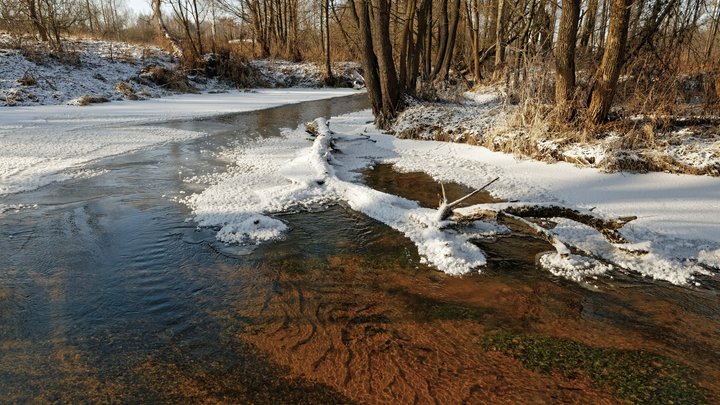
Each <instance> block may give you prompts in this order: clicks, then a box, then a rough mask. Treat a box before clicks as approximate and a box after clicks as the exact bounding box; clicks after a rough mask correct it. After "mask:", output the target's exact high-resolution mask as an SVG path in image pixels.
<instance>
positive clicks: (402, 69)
mask: <svg viewBox="0 0 720 405" xmlns="http://www.w3.org/2000/svg"><path fill="white" fill-rule="evenodd" d="M415 4H416V2H415V0H408V1H407V4H406V7H407V8H406V10H405V22H404V23H403V31H402V41H401V42H400V64H399V65H400V66H399V74H400V87H401V90H404V89H405V86H406V84H407V83H406V82H407V64H408V63H407V62H408V54H409V53H410V52H409V48H411V47H412V45H411V44H412V39H411V38H410V31H411V30H412V29H413V22H414V21H415Z"/></svg>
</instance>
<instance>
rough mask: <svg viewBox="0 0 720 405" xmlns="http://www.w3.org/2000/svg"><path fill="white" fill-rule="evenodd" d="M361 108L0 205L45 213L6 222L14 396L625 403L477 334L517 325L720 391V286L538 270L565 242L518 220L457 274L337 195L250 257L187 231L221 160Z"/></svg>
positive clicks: (325, 106)
mask: <svg viewBox="0 0 720 405" xmlns="http://www.w3.org/2000/svg"><path fill="white" fill-rule="evenodd" d="M366 106H367V101H366V96H364V95H359V96H353V97H350V98H343V99H334V100H326V101H318V102H310V103H303V104H299V105H291V106H286V107H279V108H274V109H270V110H264V111H258V112H251V113H243V114H236V115H226V116H222V117H217V118H213V119H208V120H199V121H190V122H171V123H168V124H167V125H169V126H171V127H175V128H182V129H190V130H202V131H206V132H208V133H210V135H208V136H207V137H203V138H199V139H196V140H194V141H190V142H185V143H175V144H168V145H163V146H160V147H156V148H153V149H149V150H143V151H139V152H135V153H132V154H127V155H123V156H118V157H113V158H109V159H103V160H101V161H98V162H95V163H93V164H91V165H88V166H86V167H85V168H90V169H94V170H105V172H104V173H103V174H101V175H98V176H95V177H91V178H82V179H76V180H72V181H67V182H63V183H57V184H52V185H50V186H47V187H44V188H42V189H39V190H36V191H33V192H29V193H23V194H17V195H11V196H8V197H5V198H4V201H3V202H4V203H5V204H25V205H33V204H38V207H37V208H34V209H27V208H25V209H21V210H20V211H19V212H17V213H15V212H6V213H5V214H4V215H2V216H0V403H39V404H45V403H68V404H79V403H153V404H155V403H173V404H176V403H180V404H184V403H227V404H275V403H279V404H285V403H288V404H289V403H304V404H336V403H337V404H344V403H367V404H379V403H383V404H405V403H417V404H426V403H428V404H460V403H608V404H610V403H623V402H622V401H621V399H619V398H620V397H621V395H620V394H619V391H618V388H617V387H614V386H612V385H611V384H610V385H607V384H604V383H602V382H601V383H598V381H596V380H594V379H593V377H592V375H591V374H589V373H587V372H583V371H580V372H577V373H575V374H574V375H566V373H563V372H558V371H556V370H550V371H549V372H548V371H547V370H545V372H543V370H540V369H533V367H529V366H528V365H527V364H526V363H524V362H523V361H522V360H518V359H516V358H514V357H513V356H512V355H511V353H509V352H503V351H502V350H490V349H488V346H487V345H483V344H482V343H483V342H487V338H488V337H489V336H496V334H498V333H503V332H510V333H514V334H516V336H534V335H540V336H551V337H555V338H559V339H563V341H567V342H579V343H580V344H582V345H583V347H591V348H597V347H601V348H615V349H622V350H625V351H629V352H628V353H630V352H631V353H655V354H659V355H662V356H664V357H665V358H667V359H670V360H672V361H675V362H677V363H680V364H682V365H684V366H689V367H690V369H689V370H691V372H690V374H689V375H688V379H687V382H688V383H691V384H695V385H696V386H697V387H699V388H698V389H699V390H700V391H701V392H703V393H704V394H703V395H704V396H705V398H706V400H707V402H708V403H713V402H715V401H717V400H718V398H720V385H719V384H718V381H720V375H719V374H720V370H719V368H718V367H717V365H718V364H720V302H719V301H718V294H717V292H718V290H717V289H704V290H693V289H687V288H683V287H677V286H672V285H669V284H666V283H659V282H654V281H651V280H647V279H642V278H639V277H638V276H633V275H625V274H622V273H618V274H615V275H614V278H613V279H610V278H601V279H599V280H593V285H589V284H584V285H580V284H577V283H575V282H571V281H568V280H564V279H560V278H557V277H554V276H552V275H551V274H549V273H548V272H546V271H543V270H542V269H539V268H537V267H536V266H535V257H536V255H537V254H538V253H541V252H544V251H548V250H552V246H550V245H549V244H547V243H546V242H544V241H542V240H539V239H537V238H533V237H531V236H528V235H524V234H522V233H519V232H513V233H511V234H509V235H502V236H498V237H496V238H492V239H486V240H479V241H476V243H477V244H478V246H480V248H481V249H483V250H484V251H485V252H487V254H488V258H489V260H488V262H489V264H488V266H487V267H486V268H483V269H481V271H482V273H480V274H473V275H469V276H465V277H452V276H447V275H445V274H444V273H440V272H438V271H436V270H434V269H433V268H431V267H428V266H426V265H423V264H421V263H420V257H419V256H418V254H417V250H416V249H415V247H414V245H413V244H412V243H411V242H410V241H409V240H408V239H407V238H405V237H404V236H403V235H402V234H399V233H398V232H396V231H395V230H393V229H391V228H389V227H387V226H385V225H383V224H381V223H378V222H377V221H374V220H372V219H370V218H368V217H366V216H364V215H363V214H360V213H358V212H355V211H353V210H352V209H350V208H349V207H347V206H346V205H345V204H343V203H342V202H338V203H337V204H336V205H332V206H330V207H329V208H327V209H326V210H324V211H320V212H312V213H310V212H303V213H292V214H287V215H282V216H281V218H282V219H283V220H284V221H286V222H287V223H288V225H289V226H290V228H291V229H292V231H291V232H290V233H289V234H288V237H287V239H286V240H284V241H281V242H277V243H272V244H266V245H261V246H259V247H257V248H247V247H238V246H225V245H224V244H221V243H219V242H217V241H216V240H215V231H214V230H212V229H202V230H197V229H196V224H195V223H194V222H192V221H189V222H186V218H188V217H190V216H191V213H190V212H189V210H188V208H187V207H186V206H185V205H183V204H181V203H179V202H177V199H178V198H182V197H184V196H187V195H189V194H191V193H196V192H199V191H201V190H202V189H203V188H204V187H205V186H206V185H203V184H195V183H188V182H184V181H183V180H182V179H183V178H187V177H192V176H194V175H201V174H205V173H211V172H213V171H223V170H225V169H226V167H227V165H228V164H229V163H230V162H227V161H223V160H222V159H221V158H219V157H218V155H217V154H216V152H218V151H221V150H222V149H223V148H229V147H232V144H233V142H235V141H236V140H238V139H243V138H252V137H258V136H262V137H266V136H279V134H280V129H281V128H284V127H290V128H295V127H297V126H298V125H300V124H301V123H302V122H306V121H311V120H312V119H314V118H316V117H318V116H325V117H330V116H333V115H339V114H343V113H346V112H351V111H357V110H359V109H363V108H366ZM364 182H365V184H367V185H369V186H371V187H374V188H376V189H379V190H382V191H385V192H388V193H392V194H396V195H401V196H403V197H405V198H409V199H413V200H417V201H420V202H421V204H423V205H424V206H428V207H434V206H436V204H437V193H439V192H440V190H439V185H438V184H436V183H435V182H434V181H433V180H432V179H431V178H430V177H429V176H427V175H424V174H420V173H397V172H395V171H394V170H393V169H392V167H391V166H389V165H382V164H379V165H376V166H375V167H374V169H372V170H369V171H367V172H365V173H364ZM446 191H447V192H448V197H449V199H451V200H454V199H455V198H457V197H459V196H461V195H464V194H465V193H466V192H467V191H468V190H467V189H466V188H465V187H463V186H460V185H447V186H446ZM490 201H492V199H491V197H490V196H489V194H485V195H479V196H477V197H476V199H475V200H474V201H471V202H470V203H471V204H476V203H481V202H490ZM560 354H562V353H560V352H558V353H556V354H555V356H556V357H557V356H559V355H560ZM629 372H632V370H630V371H629ZM638 372H640V371H638ZM684 381H685V380H684ZM658 384H661V383H658Z"/></svg>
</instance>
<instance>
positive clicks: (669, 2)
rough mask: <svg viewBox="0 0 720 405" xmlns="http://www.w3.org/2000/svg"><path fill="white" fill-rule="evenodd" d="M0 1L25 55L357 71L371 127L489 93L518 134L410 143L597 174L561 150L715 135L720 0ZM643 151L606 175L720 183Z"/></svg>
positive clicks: (334, 82) (243, 74)
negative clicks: (74, 45) (468, 94)
mask: <svg viewBox="0 0 720 405" xmlns="http://www.w3.org/2000/svg"><path fill="white" fill-rule="evenodd" d="M0 4H1V6H0V13H2V20H1V22H2V26H0V29H2V30H5V31H6V32H9V33H12V34H13V35H14V38H16V39H17V40H16V42H17V44H16V46H17V47H20V48H22V47H33V46H35V45H28V41H29V38H32V39H31V40H30V43H33V44H34V43H35V41H36V40H40V41H41V42H42V43H43V44H45V46H46V48H47V50H48V51H49V52H56V53H58V54H62V53H63V52H64V49H63V45H62V40H61V38H62V37H63V36H64V35H75V36H78V35H82V36H91V37H96V38H101V39H110V40H121V41H127V42H134V43H144V44H156V45H159V46H163V47H165V48H166V49H168V50H169V51H171V52H173V53H174V55H175V56H176V57H177V60H178V65H177V66H178V70H179V71H180V72H181V73H182V74H186V73H193V74H201V75H210V76H222V77H225V78H227V79H228V80H230V81H232V82H233V83H235V85H236V87H238V88H241V87H247V86H248V82H249V79H248V78H249V77H251V76H252V75H253V73H252V71H251V69H250V68H249V66H248V64H247V61H248V60H251V59H262V58H270V59H273V60H274V59H284V60H289V61H301V60H309V61H314V62H316V63H318V64H322V65H323V66H325V68H324V69H325V72H326V73H325V75H326V78H325V80H324V82H325V84H326V85H329V86H342V85H344V83H342V81H341V80H338V79H337V78H335V77H333V72H332V68H331V66H332V64H333V63H334V62H338V61H357V62H361V64H362V65H361V66H362V75H363V77H364V83H365V86H366V88H367V94H368V98H369V100H370V103H371V106H372V111H373V114H374V116H375V123H376V125H378V127H379V128H382V129H385V130H389V131H392V132H393V133H396V134H398V132H399V131H398V129H397V126H398V117H401V115H402V113H403V111H405V110H406V109H407V108H408V107H411V106H413V105H417V104H423V103H425V104H427V103H443V102H446V103H447V102H450V103H452V102H453V101H456V100H457V97H458V96H457V95H458V93H460V92H464V91H466V90H471V89H476V90H477V89H492V90H493V91H495V92H497V93H498V94H500V95H501V98H502V101H503V103H504V105H505V106H506V107H507V108H506V109H505V112H507V113H508V114H509V118H508V119H507V120H506V121H505V122H504V124H503V127H502V131H503V132H504V133H505V134H507V133H513V134H516V135H518V136H514V137H513V139H512V140H508V139H506V138H507V137H506V136H504V135H503V137H493V136H485V137H483V139H480V138H479V137H476V136H472V134H471V132H472V131H471V130H470V129H469V128H461V129H460V132H461V133H462V134H461V135H460V136H458V135H457V134H455V135H452V134H447V133H443V130H442V129H441V128H439V127H442V125H438V124H437V123H423V124H418V125H415V127H414V128H411V129H410V130H407V129H406V130H404V131H402V132H403V133H402V134H400V135H401V136H406V137H415V138H431V139H436V140H454V141H460V142H468V143H472V144H482V145H484V146H487V147H489V148H490V149H493V150H503V151H505V152H510V153H514V154H520V155H523V156H529V157H532V158H535V159H539V160H549V161H553V160H566V161H571V162H573V163H578V164H586V165H593V164H595V162H594V160H596V159H595V157H593V156H579V157H577V156H576V157H571V156H569V155H568V154H567V153H565V152H564V150H565V149H567V145H573V144H577V143H581V144H588V143H589V144H597V143H604V144H605V145H604V146H603V148H604V149H607V148H609V147H610V146H608V145H607V144H608V139H610V140H611V141H612V142H610V143H612V144H613V146H611V148H614V149H618V150H622V151H626V150H646V151H650V150H655V149H663V148H664V149H667V147H670V146H673V145H674V144H677V143H678V142H679V140H678V136H677V134H678V132H679V131H680V132H682V131H685V132H690V133H692V134H693V136H694V137H695V138H698V139H704V140H705V141H707V140H712V139H715V137H716V135H717V133H718V118H717V115H718V106H719V105H720V102H719V100H720V62H719V59H720V58H718V52H719V51H718V46H717V44H716V42H718V41H716V38H717V31H718V22H719V20H720V2H717V1H715V2H713V1H710V0H638V1H635V2H630V1H629V0H622V1H620V0H617V1H610V0H562V1H560V2H555V1H552V0H522V1H517V2H508V1H506V0H435V1H433V0H400V1H395V2H393V1H388V0H348V1H347V2H343V3H340V2H335V1H333V0H315V1H301V0H151V1H150V6H151V9H152V10H153V15H138V14H137V13H135V12H134V11H133V10H131V9H130V8H129V7H128V5H127V4H125V3H123V1H122V0H111V1H98V0H2V3H0ZM27 34H32V36H28V35H27ZM34 49H36V50H37V47H36V46H35V48H34ZM33 52H36V51H33ZM208 54H214V55H215V57H213V58H210V59H209V58H208V57H207V55H208ZM401 121H402V120H401ZM612 135H615V136H614V137H613V136H612ZM618 136H619V137H620V138H621V140H620V141H618V140H617V138H618ZM681 138H682V137H681ZM547 141H550V142H551V143H553V144H554V146H553V147H552V148H550V149H549V150H545V149H547V148H544V147H543V144H547ZM706 143H707V142H706ZM710 143H711V144H714V143H715V142H710ZM675 146H677V145H675ZM716 146H717V145H715V146H710V150H711V152H710V153H711V154H713V153H714V154H717V153H719V152H718V151H715V150H714V149H713V148H714V147H716ZM649 155H650V153H646V152H643V153H641V154H640V157H636V156H634V155H633V156H629V154H628V153H626V152H622V153H620V158H619V159H615V163H613V164H612V165H611V166H612V167H609V169H610V170H624V169H630V170H639V171H647V170H651V171H670V172H680V173H691V174H706V175H708V174H709V175H713V176H717V175H718V168H717V165H716V164H715V165H710V166H709V167H704V168H698V167H693V165H692V164H690V165H688V164H687V162H682V159H679V160H678V159H675V158H671V157H667V153H666V154H665V157H663V158H661V159H655V158H649V157H648V156H649ZM605 168H606V169H608V167H605Z"/></svg>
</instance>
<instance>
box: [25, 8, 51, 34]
mask: <svg viewBox="0 0 720 405" xmlns="http://www.w3.org/2000/svg"><path fill="white" fill-rule="evenodd" d="M25 4H26V5H27V9H28V15H29V16H30V20H32V24H33V26H34V27H35V29H36V30H37V32H38V35H40V40H42V41H43V42H47V41H48V33H47V30H46V29H45V27H44V26H43V24H42V22H41V21H40V18H39V17H38V12H37V4H36V3H35V0H25Z"/></svg>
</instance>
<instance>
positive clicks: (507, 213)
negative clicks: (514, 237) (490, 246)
mask: <svg viewBox="0 0 720 405" xmlns="http://www.w3.org/2000/svg"><path fill="white" fill-rule="evenodd" d="M507 218H515V219H522V218H567V219H570V220H573V221H575V222H579V223H581V224H585V225H587V226H589V227H591V228H594V229H595V230H597V231H598V232H600V234H601V235H603V236H604V237H605V239H606V240H607V241H608V242H610V243H612V244H629V243H630V241H628V240H627V239H626V238H625V237H624V236H623V235H622V234H621V233H620V232H618V229H620V228H622V227H623V226H624V225H625V224H627V223H628V222H630V221H633V220H635V219H637V217H635V216H631V217H621V218H614V219H604V218H601V217H600V216H598V215H596V214H593V213H592V212H589V211H588V212H581V211H578V210H575V209H572V208H567V207H561V206H558V205H552V204H527V203H513V204H493V206H490V205H489V204H481V205H474V206H472V207H466V208H463V211H462V212H456V213H455V216H454V217H453V221H456V222H466V221H476V220H479V219H491V220H494V221H501V220H505V222H508V221H507ZM511 222H513V221H511ZM514 222H517V221H514ZM523 223H524V225H523V226H525V227H526V228H527V227H528V226H527V223H531V222H529V221H526V220H523ZM516 224H517V225H521V224H519V223H516ZM533 225H534V226H535V227H537V225H535V224H533ZM541 229H542V228H541Z"/></svg>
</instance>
